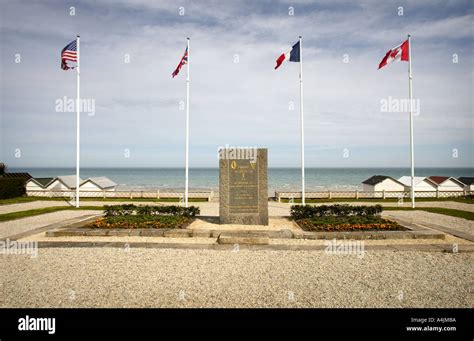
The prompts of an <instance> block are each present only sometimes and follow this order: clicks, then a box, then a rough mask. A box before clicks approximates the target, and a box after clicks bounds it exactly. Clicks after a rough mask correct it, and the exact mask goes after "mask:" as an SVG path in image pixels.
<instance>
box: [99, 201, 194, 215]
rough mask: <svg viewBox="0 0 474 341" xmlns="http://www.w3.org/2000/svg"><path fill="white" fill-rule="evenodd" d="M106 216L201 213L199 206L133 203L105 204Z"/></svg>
mask: <svg viewBox="0 0 474 341" xmlns="http://www.w3.org/2000/svg"><path fill="white" fill-rule="evenodd" d="M104 213H105V216H106V217H115V216H133V215H138V216H181V217H187V218H194V217H195V216H196V215H199V213H200V210H199V207H195V206H190V207H182V206H177V205H171V206H136V205H133V204H124V205H113V206H108V205H106V206H104Z"/></svg>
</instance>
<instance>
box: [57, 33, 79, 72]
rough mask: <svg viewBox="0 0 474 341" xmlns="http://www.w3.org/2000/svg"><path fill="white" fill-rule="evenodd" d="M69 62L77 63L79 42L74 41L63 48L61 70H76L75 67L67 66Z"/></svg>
mask: <svg viewBox="0 0 474 341" xmlns="http://www.w3.org/2000/svg"><path fill="white" fill-rule="evenodd" d="M67 60H69V61H71V62H77V41H76V40H73V41H72V42H70V43H69V44H67V45H66V47H64V48H63V50H62V51H61V69H63V70H69V69H74V67H71V66H69V65H68V64H67V62H66V61H67Z"/></svg>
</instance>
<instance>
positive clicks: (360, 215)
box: [291, 205, 406, 232]
mask: <svg viewBox="0 0 474 341" xmlns="http://www.w3.org/2000/svg"><path fill="white" fill-rule="evenodd" d="M382 210H383V208H382V206H381V205H375V206H351V205H321V206H309V205H305V206H301V205H298V206H297V205H295V206H292V207H291V217H292V218H293V219H294V220H295V221H296V223H297V224H298V225H299V226H300V227H301V228H302V229H303V230H305V231H338V232H343V231H401V230H406V229H405V228H404V227H402V226H400V225H399V224H398V223H396V222H394V221H391V220H387V219H383V218H382V217H380V214H381V213H382Z"/></svg>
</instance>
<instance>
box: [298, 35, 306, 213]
mask: <svg viewBox="0 0 474 341" xmlns="http://www.w3.org/2000/svg"><path fill="white" fill-rule="evenodd" d="M299 40H300V41H299V42H300V112H301V204H302V205H304V204H305V189H304V115H303V43H302V38H301V36H300V37H299Z"/></svg>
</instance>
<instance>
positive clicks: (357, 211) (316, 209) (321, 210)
mask: <svg viewBox="0 0 474 341" xmlns="http://www.w3.org/2000/svg"><path fill="white" fill-rule="evenodd" d="M382 211H383V208H382V206H381V205H374V206H352V205H321V206H310V205H293V206H291V217H292V218H293V219H295V220H298V219H312V218H316V217H328V216H333V217H349V216H358V217H369V216H378V215H380V213H382Z"/></svg>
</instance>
